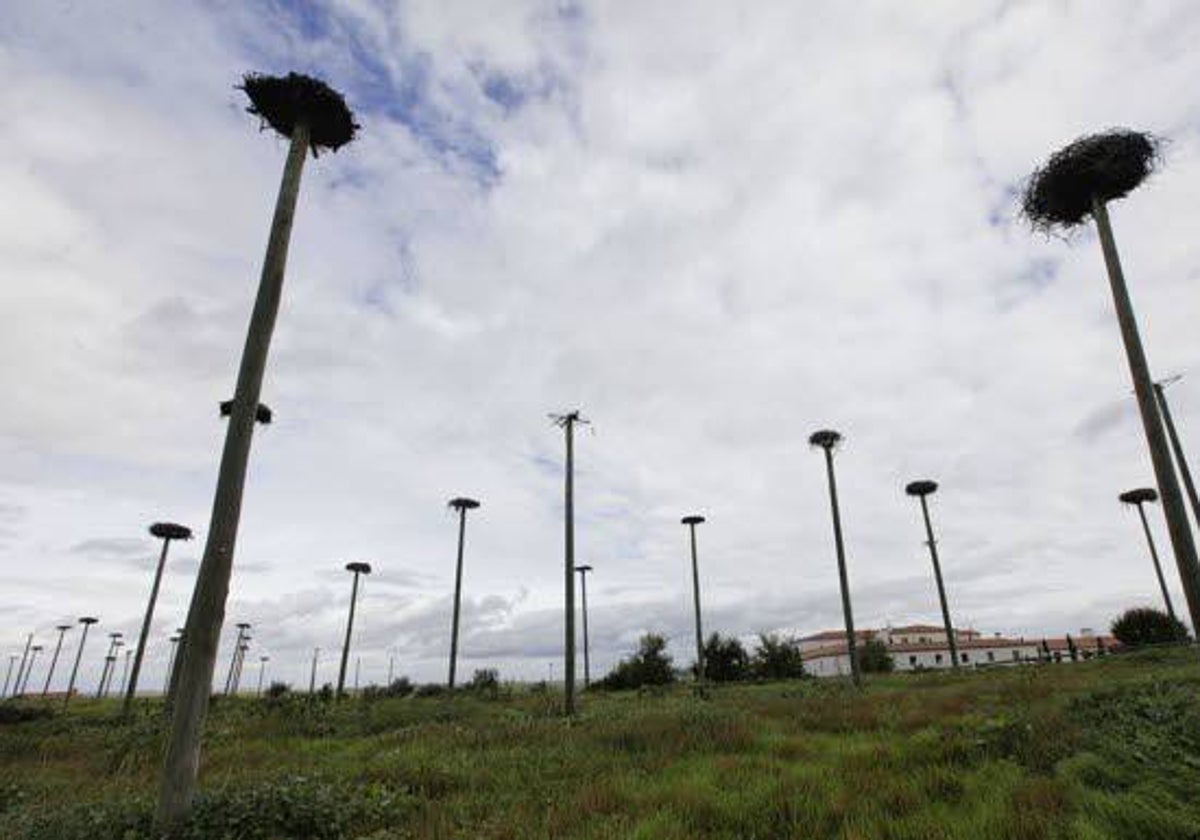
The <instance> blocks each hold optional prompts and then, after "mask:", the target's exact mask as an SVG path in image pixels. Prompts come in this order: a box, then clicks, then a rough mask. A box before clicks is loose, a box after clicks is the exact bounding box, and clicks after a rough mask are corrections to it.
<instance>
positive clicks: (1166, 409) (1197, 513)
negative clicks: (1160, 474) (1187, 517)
mask: <svg viewBox="0 0 1200 840" xmlns="http://www.w3.org/2000/svg"><path fill="white" fill-rule="evenodd" d="M1178 380H1179V377H1178V376H1173V377H1170V378H1169V379H1164V380H1162V381H1161V382H1155V383H1154V393H1155V394H1156V395H1157V396H1158V407H1159V408H1161V409H1162V416H1163V424H1164V425H1165V426H1166V427H1167V437H1168V438H1170V440H1171V449H1172V450H1174V452H1175V464H1176V466H1178V467H1179V477H1180V478H1182V479H1183V487H1184V489H1185V490H1186V491H1187V496H1188V501H1189V502H1191V505H1192V516H1193V517H1195V519H1196V524H1197V525H1200V496H1198V495H1197V494H1196V483H1195V482H1194V481H1192V470H1191V467H1189V466H1188V462H1187V458H1185V457H1183V444H1182V443H1180V442H1179V433H1178V432H1177V431H1175V420H1174V419H1173V418H1172V417H1171V406H1170V405H1169V404H1168V403H1167V392H1166V386H1167V385H1170V384H1171V383H1172V382H1176V381H1178Z"/></svg>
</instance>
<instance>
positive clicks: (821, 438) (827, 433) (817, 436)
mask: <svg viewBox="0 0 1200 840" xmlns="http://www.w3.org/2000/svg"><path fill="white" fill-rule="evenodd" d="M841 442H842V436H841V434H839V433H838V432H835V431H834V430H833V429H821V430H820V431H819V432H813V433H812V434H811V435H809V436H808V445H809V446H819V447H821V448H822V449H833V448H834V447H835V446H837V445H838V444H839V443H841Z"/></svg>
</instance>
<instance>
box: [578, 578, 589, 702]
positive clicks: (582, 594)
mask: <svg viewBox="0 0 1200 840" xmlns="http://www.w3.org/2000/svg"><path fill="white" fill-rule="evenodd" d="M575 571H577V572H579V600H580V602H581V604H582V606H583V687H584V688H587V687H588V686H589V685H591V684H592V662H591V655H590V651H589V647H590V645H589V643H588V614H587V573H588V572H590V571H592V567H591V566H588V565H586V564H585V565H583V566H576V567H575Z"/></svg>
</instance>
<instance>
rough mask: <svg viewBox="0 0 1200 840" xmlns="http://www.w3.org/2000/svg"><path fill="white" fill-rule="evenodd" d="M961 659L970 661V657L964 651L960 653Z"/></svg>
mask: <svg viewBox="0 0 1200 840" xmlns="http://www.w3.org/2000/svg"><path fill="white" fill-rule="evenodd" d="M962 661H963V662H970V661H971V657H969V656H967V655H966V654H965V653H964V654H963V655H962Z"/></svg>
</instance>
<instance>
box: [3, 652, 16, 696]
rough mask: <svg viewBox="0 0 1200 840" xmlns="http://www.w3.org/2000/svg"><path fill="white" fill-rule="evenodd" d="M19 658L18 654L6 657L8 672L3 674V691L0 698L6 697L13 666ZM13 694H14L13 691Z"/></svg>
mask: <svg viewBox="0 0 1200 840" xmlns="http://www.w3.org/2000/svg"><path fill="white" fill-rule="evenodd" d="M20 658H21V656H20V654H16V653H10V654H9V655H8V670H7V671H5V672H4V690H3V691H0V697H7V696H8V683H9V681H10V680H11V679H12V672H13V666H14V665H16V664H17V660H18V659H20ZM14 693H16V692H15V691H14Z"/></svg>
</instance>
